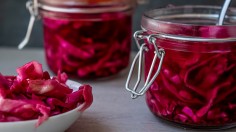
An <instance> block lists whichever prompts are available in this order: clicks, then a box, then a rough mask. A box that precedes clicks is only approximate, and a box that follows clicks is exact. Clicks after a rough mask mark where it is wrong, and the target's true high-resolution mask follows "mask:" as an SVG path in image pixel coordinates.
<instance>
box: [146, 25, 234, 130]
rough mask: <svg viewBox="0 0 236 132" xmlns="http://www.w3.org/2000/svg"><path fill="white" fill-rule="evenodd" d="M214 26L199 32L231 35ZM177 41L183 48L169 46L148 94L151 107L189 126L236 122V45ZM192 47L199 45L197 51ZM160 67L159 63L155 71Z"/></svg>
mask: <svg viewBox="0 0 236 132" xmlns="http://www.w3.org/2000/svg"><path fill="white" fill-rule="evenodd" d="M213 29H214V28H207V27H202V28H200V29H199V35H201V36H202V37H209V36H211V37H212V36H214V37H228V36H230V34H229V32H223V31H225V30H223V29H221V28H219V29H214V30H213ZM210 31H212V32H210ZM158 44H160V45H161V46H163V47H165V46H166V47H168V45H171V42H169V41H167V40H160V41H159V43H158ZM174 44H176V45H177V46H179V47H177V48H179V49H180V48H182V51H181V50H175V49H171V48H170V47H168V49H165V52H166V55H165V58H164V62H163V65H162V69H161V72H160V74H159V76H158V77H157V79H156V80H155V82H154V83H153V84H152V85H151V87H150V89H149V90H148V91H147V94H146V101H147V104H148V106H149V108H150V110H151V111H152V112H153V113H154V114H155V115H157V116H159V117H162V118H165V119H167V120H170V121H174V122H177V123H183V124H187V125H194V126H195V125H199V126H223V125H225V124H230V123H235V122H236V96H235V94H236V83H235V80H236V63H235V62H236V52H235V51H236V50H235V44H234V43H224V44H218V45H217V44H214V43H207V42H203V43H200V42H199V43H189V45H187V44H186V43H185V44H186V45H185V46H186V47H180V46H181V44H182V43H179V42H175V43H174ZM178 44H179V45H178ZM209 45H211V46H209ZM148 46H149V49H150V51H149V52H147V53H146V58H145V59H146V61H145V66H146V68H145V71H146V73H145V74H146V75H147V73H148V71H149V69H150V66H151V63H152V59H153V52H154V51H153V46H152V45H148ZM188 46H189V47H190V46H195V51H194V50H193V51H192V49H191V48H188ZM221 47H222V50H220V49H221ZM217 48H218V50H217V51H216V50H215V49H217ZM189 50H190V51H189ZM201 50H202V51H204V52H202V51H201ZM213 50H215V51H214V52H211V51H213ZM205 51H208V52H205ZM157 69H158V63H157V64H156V65H155V68H154V71H155V70H157Z"/></svg>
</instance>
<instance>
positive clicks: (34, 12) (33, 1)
mask: <svg viewBox="0 0 236 132" xmlns="http://www.w3.org/2000/svg"><path fill="white" fill-rule="evenodd" d="M38 7H39V3H38V0H29V1H27V2H26V8H27V9H28V10H29V12H30V20H29V24H28V29H27V32H26V35H25V37H24V39H23V40H22V41H21V43H20V44H19V45H18V49H23V48H24V47H25V46H26V45H27V44H28V42H29V39H30V36H31V33H32V30H33V26H34V22H35V20H36V18H38V16H39V11H38Z"/></svg>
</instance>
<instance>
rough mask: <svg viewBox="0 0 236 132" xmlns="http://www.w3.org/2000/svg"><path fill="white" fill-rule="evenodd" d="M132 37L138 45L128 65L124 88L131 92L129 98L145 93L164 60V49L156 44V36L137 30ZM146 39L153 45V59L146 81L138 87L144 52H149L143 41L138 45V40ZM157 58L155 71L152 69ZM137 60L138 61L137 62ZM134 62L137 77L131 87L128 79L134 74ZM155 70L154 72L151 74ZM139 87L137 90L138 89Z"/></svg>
mask: <svg viewBox="0 0 236 132" xmlns="http://www.w3.org/2000/svg"><path fill="white" fill-rule="evenodd" d="M134 39H135V41H136V44H137V46H138V47H139V52H138V53H137V55H136V56H135V58H134V60H133V63H132V64H131V67H130V71H129V74H128V78H127V81H126V85H125V87H126V90H127V91H129V92H131V98H133V99H135V98H137V97H139V96H142V95H143V94H145V93H146V91H147V90H148V88H149V87H150V86H151V85H152V83H153V82H154V81H155V79H156V77H157V76H158V75H159V73H160V71H161V66H162V63H163V60H164V56H165V51H164V49H162V48H161V49H159V48H158V47H157V45H156V39H157V37H156V36H155V35H145V31H142V30H141V31H137V32H135V33H134ZM144 39H147V40H148V43H150V44H153V46H154V49H155V51H154V57H153V61H152V64H151V67H150V70H149V72H148V76H147V78H146V81H145V83H144V86H141V88H139V87H140V82H141V77H142V64H143V60H144V52H149V49H148V48H147V46H146V44H145V43H143V44H141V46H140V41H141V40H144ZM157 58H159V59H160V61H159V66H158V69H157V71H153V69H154V66H155V64H156V62H157ZM137 61H138V62H137ZM136 63H138V77H137V80H136V83H135V85H134V86H133V87H130V81H131V78H132V75H133V74H134V68H135V65H136ZM154 72H155V74H153V73H154ZM138 89H139V91H138Z"/></svg>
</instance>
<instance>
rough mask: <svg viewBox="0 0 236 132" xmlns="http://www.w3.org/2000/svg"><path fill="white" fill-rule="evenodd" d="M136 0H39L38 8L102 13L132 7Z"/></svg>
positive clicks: (55, 10)
mask: <svg viewBox="0 0 236 132" xmlns="http://www.w3.org/2000/svg"><path fill="white" fill-rule="evenodd" d="M96 1H97V2H96ZM134 1H136V0H127V1H125V0H121V1H120V2H119V1H118V0H84V1H82V0H47V1H46V0H39V4H38V5H39V9H40V10H45V11H52V12H61V13H88V14H91V13H103V12H120V11H126V10H130V9H133V8H134V7H135V5H136V4H135V2H134Z"/></svg>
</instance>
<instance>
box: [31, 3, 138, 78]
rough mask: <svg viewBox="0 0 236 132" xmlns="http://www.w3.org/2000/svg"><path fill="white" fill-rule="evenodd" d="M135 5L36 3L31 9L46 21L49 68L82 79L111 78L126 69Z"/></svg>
mask: <svg viewBox="0 0 236 132" xmlns="http://www.w3.org/2000/svg"><path fill="white" fill-rule="evenodd" d="M135 4H136V0H121V1H120V0H33V1H32V3H31V4H28V5H31V6H32V7H33V8H31V9H30V11H31V12H32V11H33V15H35V14H37V15H38V16H40V18H41V19H42V22H43V31H44V47H45V55H46V60H47V64H48V66H49V68H50V69H51V70H52V71H53V72H55V73H57V72H58V71H61V72H66V73H67V74H68V75H70V76H73V77H78V78H99V77H107V76H110V75H114V74H116V73H118V72H120V71H121V70H123V69H124V68H126V67H127V66H128V63H129V57H130V52H131V36H132V33H131V32H132V31H131V29H132V15H133V10H134V8H135ZM35 7H36V8H35ZM31 14H32V13H31Z"/></svg>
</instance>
